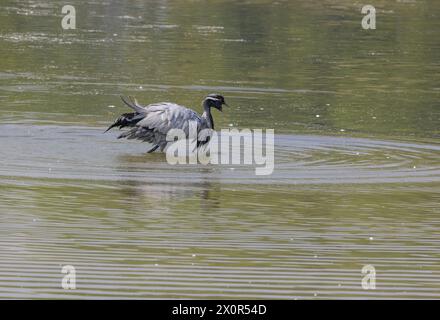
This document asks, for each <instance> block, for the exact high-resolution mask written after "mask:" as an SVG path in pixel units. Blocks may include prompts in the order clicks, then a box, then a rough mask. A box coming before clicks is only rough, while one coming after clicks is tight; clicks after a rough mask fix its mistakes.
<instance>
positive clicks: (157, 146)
mask: <svg viewBox="0 0 440 320" xmlns="http://www.w3.org/2000/svg"><path fill="white" fill-rule="evenodd" d="M157 148H159V145H155V146H154V147H153V148H151V149H150V150H148V151H147V153H152V152H154V151H156V149H157Z"/></svg>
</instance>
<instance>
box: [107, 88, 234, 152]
mask: <svg viewBox="0 0 440 320" xmlns="http://www.w3.org/2000/svg"><path fill="white" fill-rule="evenodd" d="M121 98H122V101H124V103H125V104H126V105H128V106H129V107H130V108H132V109H133V110H134V111H135V112H133V113H124V114H122V115H121V116H120V117H119V118H118V119H117V120H116V121H115V122H114V123H113V124H112V125H111V126H110V127H109V128H108V129H107V131H108V130H110V129H111V128H113V127H119V128H120V129H121V128H124V127H131V129H130V130H128V131H126V132H124V133H122V134H121V135H120V136H119V137H118V138H119V139H120V138H127V139H138V140H141V141H146V142H149V143H151V144H153V148H152V149H151V150H150V151H149V152H152V151H155V150H156V149H158V148H159V150H160V151H163V150H164V149H165V147H166V146H167V144H168V142H169V141H167V139H166V137H167V134H168V132H169V131H170V130H172V129H180V130H182V131H183V132H184V133H185V135H186V136H187V137H188V136H189V132H190V125H191V123H192V124H196V125H197V132H200V131H202V130H203V129H214V121H213V118H212V115H211V107H215V108H217V109H219V110H220V111H221V110H222V105H223V104H226V103H225V101H224V98H223V97H222V96H220V95H216V94H210V95H208V96H207V97H206V98H205V100H204V101H203V108H204V112H203V114H202V115H199V114H198V113H197V112H195V111H193V110H191V109H188V108H186V107H183V106H180V105H178V104H175V103H170V102H161V103H154V104H150V105H147V106H142V105H139V104H138V103H137V101H136V100H135V99H130V101H128V100H126V99H125V98H123V97H121ZM208 141H209V136H208V135H201V136H199V138H198V141H197V145H203V144H205V143H207V142H208Z"/></svg>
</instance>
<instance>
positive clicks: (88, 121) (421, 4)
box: [0, 0, 440, 299]
mask: <svg viewBox="0 0 440 320" xmlns="http://www.w3.org/2000/svg"><path fill="white" fill-rule="evenodd" d="M70 3H71V4H73V5H75V7H76V9H77V29H76V30H62V29H61V23H60V22H61V19H62V14H61V7H62V6H61V4H59V3H58V1H18V0H5V1H2V3H1V4H0V150H1V157H0V298H72V297H74V298H78V297H80V298H86V297H87V298H106V297H107V298H109V297H110V298H288V299H291V298H364V297H368V298H440V231H439V230H440V210H439V202H440V144H439V140H438V139H439V137H440V111H439V110H440V109H439V98H440V60H439V59H440V3H437V2H435V1H376V3H375V5H376V8H377V14H378V17H377V29H376V30H374V31H372V30H370V31H365V30H363V29H362V28H361V25H360V21H361V19H362V15H361V14H360V9H361V7H360V6H359V4H354V3H353V2H351V1H344V0H339V1H319V2H318V1H305V0H303V1H277V2H273V3H272V2H270V1H248V2H228V1H210V2H204V1H178V2H177V1H175V2H169V1H134V2H127V3H121V2H117V1H99V2H96V1H90V0H88V1H70ZM211 92H219V93H222V94H223V95H224V96H225V97H226V100H227V102H228V103H229V104H230V105H231V107H230V108H228V109H226V110H225V111H224V112H223V113H218V112H217V113H215V114H214V118H215V121H216V127H217V128H231V127H234V128H273V129H275V170H274V172H273V174H272V175H269V176H256V175H255V172H254V168H251V167H246V166H216V165H207V166H204V165H178V166H171V165H169V164H167V162H166V160H165V156H164V155H163V154H146V153H145V152H146V151H147V150H148V148H147V146H146V145H144V144H141V143H138V142H132V141H121V140H117V139H116V136H117V132H112V133H107V134H103V129H104V128H105V127H106V126H108V125H109V124H110V123H111V122H112V121H113V120H114V119H115V118H116V117H117V116H118V115H119V114H120V113H122V112H126V111H127V109H126V107H124V106H123V105H122V103H121V102H120V100H119V94H131V95H134V96H136V97H137V98H138V100H139V101H141V102H142V103H145V104H146V103H152V102H158V101H174V102H177V103H180V104H183V105H186V106H190V107H192V108H194V109H196V110H197V111H201V106H200V102H201V100H202V98H203V97H204V96H205V95H206V94H208V93H211ZM64 265H72V266H74V267H75V269H76V275H77V289H76V290H64V289H62V287H61V280H62V278H63V276H64V274H62V273H61V268H62V266H64ZM365 265H372V266H374V267H375V269H376V289H375V290H364V289H363V288H362V286H361V281H362V278H363V276H364V275H363V274H362V271H361V270H362V268H363V267H364V266H365Z"/></svg>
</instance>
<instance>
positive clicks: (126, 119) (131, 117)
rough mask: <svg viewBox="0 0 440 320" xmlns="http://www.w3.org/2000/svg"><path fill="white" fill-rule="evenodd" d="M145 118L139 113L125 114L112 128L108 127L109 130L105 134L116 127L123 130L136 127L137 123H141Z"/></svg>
mask: <svg viewBox="0 0 440 320" xmlns="http://www.w3.org/2000/svg"><path fill="white" fill-rule="evenodd" d="M144 117H145V115H143V114H139V113H137V112H133V113H124V114H123V115H121V116H120V117H119V118H118V119H117V120H116V121H115V122H114V123H113V124H112V125H111V126H110V127H108V128H107V130H105V131H104V133H106V132H107V131H109V130H110V129H112V128H114V127H119V129H122V128H124V127H133V126H134V125H136V123H138V122H139V121H141V120H142V119H143V118H144Z"/></svg>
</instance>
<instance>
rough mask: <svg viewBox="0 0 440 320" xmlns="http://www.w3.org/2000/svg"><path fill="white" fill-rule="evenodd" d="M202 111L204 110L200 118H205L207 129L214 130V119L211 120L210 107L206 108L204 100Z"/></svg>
mask: <svg viewBox="0 0 440 320" xmlns="http://www.w3.org/2000/svg"><path fill="white" fill-rule="evenodd" d="M203 109H204V112H203V114H202V117H203V118H205V119H206V121H207V122H208V127H209V128H211V129H214V119H213V118H212V115H211V107H210V106H208V102H207V100H205V101H204V102H203Z"/></svg>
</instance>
